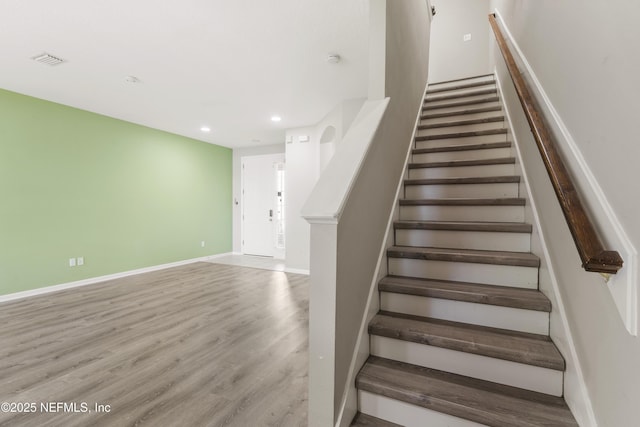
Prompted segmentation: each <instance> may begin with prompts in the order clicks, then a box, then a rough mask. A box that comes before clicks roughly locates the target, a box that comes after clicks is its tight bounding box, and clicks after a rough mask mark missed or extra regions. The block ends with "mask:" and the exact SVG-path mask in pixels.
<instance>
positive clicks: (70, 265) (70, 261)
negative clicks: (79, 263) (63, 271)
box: [69, 258, 76, 267]
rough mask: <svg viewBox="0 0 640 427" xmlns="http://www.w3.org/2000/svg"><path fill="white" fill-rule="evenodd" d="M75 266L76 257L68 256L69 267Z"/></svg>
mask: <svg viewBox="0 0 640 427" xmlns="http://www.w3.org/2000/svg"><path fill="white" fill-rule="evenodd" d="M75 266H76V259H75V258H69V267H75Z"/></svg>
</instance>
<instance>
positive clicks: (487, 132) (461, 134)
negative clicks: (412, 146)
mask: <svg viewBox="0 0 640 427" xmlns="http://www.w3.org/2000/svg"><path fill="white" fill-rule="evenodd" d="M506 133H507V128H498V129H487V130H477V131H471V132H452V133H440V134H437V135H421V136H416V137H415V140H416V141H433V140H437V139H452V138H470V137H473V136H488V135H501V134H506Z"/></svg>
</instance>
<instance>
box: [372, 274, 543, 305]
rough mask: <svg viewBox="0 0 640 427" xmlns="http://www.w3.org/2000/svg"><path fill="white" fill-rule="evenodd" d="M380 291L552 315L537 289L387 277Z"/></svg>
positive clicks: (381, 284) (381, 281)
mask: <svg viewBox="0 0 640 427" xmlns="http://www.w3.org/2000/svg"><path fill="white" fill-rule="evenodd" d="M378 290H379V291H380V292H393V293H397V294H406V295H416V296H422V297H430V298H440V299H448V300H454V301H464V302H470V303H476V304H488V305H498V306H502V307H511V308H520V309H524V310H535V311H544V312H547V313H548V312H550V311H551V301H549V299H548V298H547V297H546V296H544V294H543V293H542V292H540V291H539V290H537V289H523V288H512V287H509V286H496V285H483V284H479V283H465V282H453V281H449V280H431V279H417V278H412V277H402V276H386V277H383V278H382V280H380V283H378Z"/></svg>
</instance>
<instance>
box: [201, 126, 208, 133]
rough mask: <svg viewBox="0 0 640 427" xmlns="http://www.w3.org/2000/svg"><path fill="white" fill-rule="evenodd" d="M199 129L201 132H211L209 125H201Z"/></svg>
mask: <svg viewBox="0 0 640 427" xmlns="http://www.w3.org/2000/svg"><path fill="white" fill-rule="evenodd" d="M200 130H201V131H202V132H211V128H210V127H209V126H202V127H201V128H200Z"/></svg>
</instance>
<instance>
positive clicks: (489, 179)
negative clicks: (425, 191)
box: [404, 175, 520, 185]
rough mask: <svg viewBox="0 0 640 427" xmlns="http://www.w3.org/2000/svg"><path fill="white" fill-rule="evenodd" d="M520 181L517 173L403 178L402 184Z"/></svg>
mask: <svg viewBox="0 0 640 427" xmlns="http://www.w3.org/2000/svg"><path fill="white" fill-rule="evenodd" d="M513 182H520V176H519V175H505V176H482V177H465V178H425V179H405V180H404V185H454V184H503V183H513Z"/></svg>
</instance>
